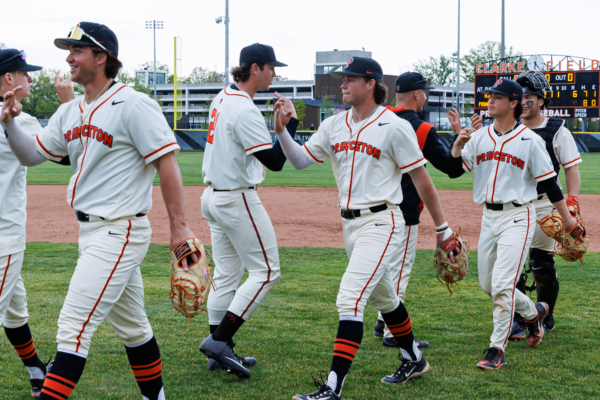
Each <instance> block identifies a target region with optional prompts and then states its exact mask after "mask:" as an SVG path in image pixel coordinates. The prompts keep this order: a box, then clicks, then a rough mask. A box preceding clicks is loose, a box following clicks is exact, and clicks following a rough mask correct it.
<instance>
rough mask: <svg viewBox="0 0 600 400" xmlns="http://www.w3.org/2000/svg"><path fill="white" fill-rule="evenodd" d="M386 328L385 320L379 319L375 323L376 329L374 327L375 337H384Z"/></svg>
mask: <svg viewBox="0 0 600 400" xmlns="http://www.w3.org/2000/svg"><path fill="white" fill-rule="evenodd" d="M384 328H385V322H383V321H382V320H380V319H378V320H377V323H376V324H375V329H373V336H375V337H383V329H384Z"/></svg>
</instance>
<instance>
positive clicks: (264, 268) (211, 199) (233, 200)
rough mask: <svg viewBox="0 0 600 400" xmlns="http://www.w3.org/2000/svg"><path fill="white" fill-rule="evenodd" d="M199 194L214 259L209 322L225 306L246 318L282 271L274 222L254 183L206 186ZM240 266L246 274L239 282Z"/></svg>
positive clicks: (220, 314)
mask: <svg viewBox="0 0 600 400" xmlns="http://www.w3.org/2000/svg"><path fill="white" fill-rule="evenodd" d="M200 200H201V203H202V215H203V216H204V218H205V219H206V221H207V222H208V226H209V228H210V237H211V240H212V249H213V253H212V254H213V257H214V259H215V260H214V261H215V268H214V271H213V278H214V282H215V286H216V288H217V289H216V290H213V291H211V292H210V295H209V296H208V304H207V308H208V320H209V324H210V325H219V324H220V323H221V320H222V319H223V317H224V316H225V314H226V313H227V311H228V310H229V311H230V312H231V313H233V314H235V315H238V316H240V317H241V318H243V319H244V320H247V319H248V318H250V316H251V315H252V313H253V312H254V311H255V310H256V308H257V307H258V305H259V304H260V303H261V302H262V301H263V299H264V298H265V297H266V296H267V294H268V293H269V292H270V291H271V289H273V287H275V285H276V284H277V282H278V281H279V278H280V276H281V273H280V269H279V249H278V248H277V238H276V237H275V230H274V229H273V224H272V223H271V219H270V218H269V215H268V214H267V211H266V210H265V208H264V207H263V205H262V203H261V201H260V198H259V197H258V194H257V193H256V190H254V189H239V190H232V191H226V192H222V191H214V190H213V188H212V187H210V186H207V187H206V189H205V190H204V193H203V194H202V197H201V199H200ZM244 268H246V269H247V270H248V279H246V281H245V282H244V283H243V284H242V286H240V287H239V288H238V286H239V284H240V282H241V281H242V278H243V276H244Z"/></svg>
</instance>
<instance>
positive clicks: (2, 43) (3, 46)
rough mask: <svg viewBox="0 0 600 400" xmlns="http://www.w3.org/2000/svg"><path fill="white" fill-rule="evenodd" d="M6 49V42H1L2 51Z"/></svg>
mask: <svg viewBox="0 0 600 400" xmlns="http://www.w3.org/2000/svg"><path fill="white" fill-rule="evenodd" d="M5 48H6V45H5V44H4V42H0V50H3V49H5Z"/></svg>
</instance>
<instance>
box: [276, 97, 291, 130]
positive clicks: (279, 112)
mask: <svg viewBox="0 0 600 400" xmlns="http://www.w3.org/2000/svg"><path fill="white" fill-rule="evenodd" d="M274 96H275V97H277V98H278V99H279V100H277V103H275V106H274V107H273V112H274V118H273V119H274V122H275V133H276V134H278V135H279V134H281V133H283V131H284V130H285V126H286V125H287V123H288V122H289V121H290V118H291V117H294V118H296V110H295V109H294V104H293V103H292V101H291V100H290V99H288V98H285V97H283V96H282V95H280V94H279V93H277V92H275V93H274Z"/></svg>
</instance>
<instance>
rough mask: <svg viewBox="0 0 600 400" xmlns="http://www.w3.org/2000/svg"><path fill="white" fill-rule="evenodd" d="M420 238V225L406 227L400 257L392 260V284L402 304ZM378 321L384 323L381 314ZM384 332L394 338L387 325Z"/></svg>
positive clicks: (386, 335)
mask: <svg viewBox="0 0 600 400" xmlns="http://www.w3.org/2000/svg"><path fill="white" fill-rule="evenodd" d="M418 236H419V225H408V226H405V227H404V237H403V238H402V243H401V245H400V255H399V256H398V258H396V259H394V260H392V265H391V266H390V270H391V271H392V282H394V285H395V288H396V294H398V297H399V298H400V301H401V302H402V303H404V298H405V296H406V288H407V287H408V280H409V279H410V271H412V267H413V265H414V264H415V256H416V254H417V238H418ZM378 319H379V320H381V321H383V316H382V315H381V312H380V313H379V316H378ZM383 332H384V334H383V335H384V336H385V337H394V335H392V332H390V330H389V329H388V327H387V325H386V326H385V328H384V329H383Z"/></svg>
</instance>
